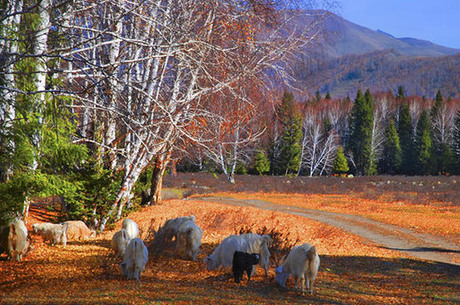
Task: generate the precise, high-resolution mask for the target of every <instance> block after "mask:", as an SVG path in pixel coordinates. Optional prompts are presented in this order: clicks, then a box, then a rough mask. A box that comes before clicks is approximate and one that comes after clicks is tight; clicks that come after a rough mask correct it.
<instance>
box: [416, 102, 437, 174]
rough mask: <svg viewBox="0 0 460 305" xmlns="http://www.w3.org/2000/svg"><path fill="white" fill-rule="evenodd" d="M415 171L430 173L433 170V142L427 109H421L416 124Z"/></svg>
mask: <svg viewBox="0 0 460 305" xmlns="http://www.w3.org/2000/svg"><path fill="white" fill-rule="evenodd" d="M415 152H416V162H417V167H416V173H417V174H418V175H427V174H430V173H431V172H432V170H433V143H432V139H431V124H430V119H429V117H428V113H427V111H423V112H422V115H421V116H420V119H419V121H418V124H417V131H416V136H415Z"/></svg>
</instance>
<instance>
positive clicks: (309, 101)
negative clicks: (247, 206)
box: [0, 0, 460, 231]
mask: <svg viewBox="0 0 460 305" xmlns="http://www.w3.org/2000/svg"><path fill="white" fill-rule="evenodd" d="M287 2H289V1H282V2H278V1H223V2H222V1H214V0H203V1H195V0H172V1H156V0H147V1H136V0H135V1H125V0H120V1H109V2H99V1H80V0H76V1H73V2H72V3H70V2H61V1H49V0H44V1H40V2H39V3H40V5H38V2H36V1H33V0H12V1H7V2H5V3H4V4H3V6H2V15H1V16H2V19H1V24H0V53H1V54H0V55H1V56H0V71H1V73H0V152H1V153H0V225H1V224H3V223H6V222H7V221H8V220H10V219H11V218H13V217H15V216H20V217H21V218H27V213H28V209H29V206H30V203H31V201H32V200H34V198H44V197H45V198H52V199H53V200H56V199H57V200H59V201H60V202H61V204H62V207H63V211H65V213H64V214H65V218H66V219H85V220H86V221H87V222H91V223H92V225H94V226H95V227H97V228H98V229H99V230H100V231H103V230H104V228H105V227H106V225H107V224H109V223H111V222H114V221H117V220H119V219H120V218H121V217H122V215H124V213H125V212H126V211H127V210H129V209H131V208H133V206H134V202H135V201H136V200H135V198H136V197H135V196H140V195H141V193H142V195H143V204H154V203H157V202H160V201H161V188H162V178H163V175H164V174H165V172H166V171H167V170H169V169H171V170H175V169H176V168H177V169H180V170H184V171H197V170H199V171H209V172H217V173H223V174H225V175H226V177H227V178H228V180H229V181H230V182H234V176H235V173H252V174H258V175H263V174H270V175H307V176H317V175H331V174H335V175H345V174H354V175H374V174H405V175H428V174H433V175H438V174H446V175H447V174H451V173H459V169H460V165H459V160H460V134H459V132H460V112H459V100H458V97H457V98H456V96H457V95H456V93H455V92H457V91H456V90H458V85H456V84H458V77H459V76H458V75H460V74H459V73H458V70H457V69H458V66H459V65H458V60H459V58H458V56H454V57H451V59H448V58H444V57H440V58H438V59H433V61H431V60H427V59H409V60H406V59H404V60H403V59H401V57H400V56H398V55H397V54H396V53H394V52H388V51H385V52H382V53H376V54H373V55H369V59H368V60H365V59H366V57H354V56H349V57H346V58H343V59H338V60H337V61H336V62H330V63H329V64H328V66H322V65H317V66H314V65H313V63H314V61H310V65H309V66H307V67H305V69H303V67H302V66H300V65H294V66H290V63H295V62H296V61H295V60H296V59H297V58H298V55H299V54H303V55H305V58H310V57H309V56H310V55H314V54H316V53H317V51H318V52H319V51H320V50H318V49H317V48H318V46H319V45H320V42H321V41H318V39H319V38H320V37H322V35H321V34H322V33H324V31H326V30H327V29H328V27H327V26H325V24H324V22H325V21H326V20H327V17H328V16H329V15H330V14H329V13H328V11H327V9H326V8H327V4H328V3H329V1H324V2H323V1H318V2H316V1H292V2H290V3H289V4H287V6H283V5H284V4H286V3H287ZM319 3H321V4H322V6H321V8H322V9H320V10H314V12H315V13H314V14H311V16H310V19H309V22H308V23H305V24H302V27H299V26H297V27H293V26H292V25H293V24H292V23H291V21H292V20H300V19H296V18H297V17H298V18H301V17H302V16H304V12H305V10H304V9H305V8H309V9H316V8H317V7H316V4H319ZM287 8H289V9H287ZM297 25H299V24H297ZM302 52H304V53H302ZM305 52H308V53H305ZM311 58H312V57H311ZM376 60H377V64H376ZM379 60H380V61H379ZM392 60H394V63H393V61H392ZM344 63H348V64H349V65H348V66H347V68H344V67H345V66H344V65H343V64H344ZM409 66H410V67H409ZM400 67H403V68H404V69H402V68H400ZM430 67H432V68H430ZM308 69H310V70H308ZM337 69H343V70H345V71H342V72H340V73H338V72H337ZM292 71H302V72H303V73H306V74H300V73H299V72H298V73H297V76H299V75H301V76H302V78H301V79H302V80H303V81H304V82H305V84H307V86H308V88H309V89H311V90H315V91H316V90H318V89H322V90H329V89H331V90H330V91H331V92H332V89H334V88H333V86H332V85H330V86H331V87H327V88H324V85H321V86H320V84H321V82H324V80H325V79H331V80H335V81H337V84H338V85H337V86H340V83H339V82H338V81H340V80H343V79H344V80H347V81H348V82H349V83H356V84H358V85H359V88H355V87H350V88H348V89H347V90H344V89H341V90H342V92H344V93H345V92H346V93H349V98H345V97H343V98H337V96H334V95H332V96H331V95H330V94H327V95H326V94H322V95H321V94H320V92H318V93H317V94H316V95H312V94H308V93H305V94H303V93H301V91H299V90H295V91H294V90H293V92H294V93H295V94H294V93H293V92H290V91H289V90H284V88H288V86H286V84H293V82H294V80H295V79H294V77H295V76H296V75H292V73H291V72H292ZM334 71H335V72H334ZM370 71H372V72H373V73H372V74H367V73H369V72H370ZM380 71H382V72H380ZM390 71H392V72H390ZM444 72H446V73H444ZM379 73H381V74H379ZM369 75H372V77H371V76H369ZM448 75H449V76H448ZM452 75H455V76H454V78H453V80H454V82H447V81H446V80H447V79H449V81H450V80H451V78H450V77H452ZM307 76H308V77H307ZM311 76H313V77H314V78H310V77H311ZM409 80H410V81H411V82H410V83H409V84H407V83H406V81H409ZM310 81H314V82H315V84H317V86H319V88H318V89H316V88H315V87H314V86H313V85H311V84H308V82H310ZM374 82H375V83H384V84H387V85H388V86H390V85H391V88H393V90H394V93H389V92H388V90H383V93H382V92H380V91H381V89H383V88H384V87H374V85H373V84H374ZM455 82H457V83H455ZM406 84H407V85H406ZM447 84H453V85H451V86H448V85H447ZM400 85H403V86H401V87H400V88H399V90H396V87H397V86H400ZM446 86H447V87H446ZM312 88H314V89H312ZM367 88H370V90H367ZM418 88H423V90H422V89H418ZM358 89H361V90H358ZM417 90H422V91H421V93H420V94H413V93H412V91H414V92H417ZM396 91H397V93H396ZM313 92H314V91H313ZM406 92H410V94H406ZM334 93H335V92H334ZM422 95H424V97H422ZM170 165H172V166H170ZM175 165H177V167H176V166H175Z"/></svg>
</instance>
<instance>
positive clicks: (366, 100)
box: [348, 90, 375, 175]
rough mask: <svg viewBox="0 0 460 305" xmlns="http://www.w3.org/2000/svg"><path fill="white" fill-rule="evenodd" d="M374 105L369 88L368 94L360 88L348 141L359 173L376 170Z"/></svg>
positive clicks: (352, 112)
mask: <svg viewBox="0 0 460 305" xmlns="http://www.w3.org/2000/svg"><path fill="white" fill-rule="evenodd" d="M373 107H374V104H373V99H372V97H371V95H370V93H369V90H367V91H366V95H363V94H362V92H361V90H358V92H357V94H356V99H355V103H354V105H353V108H352V111H351V117H350V140H349V143H348V149H349V150H350V151H351V152H352V154H353V159H354V163H355V166H356V174H358V175H370V174H373V172H374V170H375V168H373V164H375V162H373V161H374V160H373V157H374V156H372V155H371V143H372V123H373Z"/></svg>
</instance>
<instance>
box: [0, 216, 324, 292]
mask: <svg viewBox="0 0 460 305" xmlns="http://www.w3.org/2000/svg"><path fill="white" fill-rule="evenodd" d="M32 227H33V230H34V232H35V233H36V234H39V235H41V236H42V237H43V240H44V241H46V242H49V243H50V244H51V245H56V244H61V245H63V247H65V246H66V244H67V239H70V240H76V239H79V240H86V239H89V238H91V237H94V236H95V234H96V232H95V231H92V230H90V229H89V228H88V227H87V226H86V224H85V223H84V222H82V221H66V222H63V223H60V224H52V223H36V224H34V225H32ZM202 237H203V230H202V229H201V228H200V227H199V226H198V225H197V224H196V223H195V216H193V215H191V216H184V217H178V218H173V219H169V220H167V221H166V222H165V223H164V225H163V226H161V227H160V228H159V229H158V231H157V232H156V233H155V235H154V240H155V241H156V242H162V243H171V242H173V241H175V242H174V243H175V244H176V249H177V253H179V255H180V256H181V258H183V259H188V260H194V261H195V260H196V259H197V255H198V252H199V248H200V246H201V239H202ZM0 238H1V244H0V246H1V249H0V250H2V251H1V252H6V253H7V255H8V258H9V259H16V260H17V261H19V260H21V259H22V257H23V256H24V255H25V254H26V253H27V252H28V251H30V250H31V248H32V246H31V245H30V240H29V236H28V232H27V227H26V226H25V224H24V222H23V221H22V220H20V219H14V220H13V221H11V222H10V223H9V224H8V225H7V226H2V227H0ZM271 242H272V238H271V237H270V236H269V235H262V236H260V235H258V234H255V233H246V234H240V235H230V236H228V237H226V238H225V239H224V240H222V242H221V243H220V244H219V245H218V246H217V247H216V248H215V249H214V251H213V253H212V254H210V255H209V256H207V257H206V258H205V259H204V262H205V263H206V268H207V270H215V269H217V268H219V267H221V266H222V267H232V271H233V276H234V279H235V282H237V283H239V282H240V281H241V279H242V277H243V274H244V272H246V273H247V276H248V281H249V280H250V279H251V276H252V275H254V273H255V268H254V267H253V266H254V265H257V264H258V265H260V266H261V267H262V268H263V269H264V270H265V276H267V275H268V268H269V265H270V264H269V260H270V251H269V245H270V243H271ZM111 247H112V249H113V250H114V251H115V253H117V255H119V256H120V258H121V259H122V262H121V263H120V269H121V273H122V275H123V276H124V277H126V278H127V279H135V280H138V279H139V278H140V277H141V273H142V272H143V271H144V269H145V265H146V264H147V261H148V248H147V247H146V245H145V244H144V241H143V240H142V239H141V238H139V227H138V225H137V223H136V222H135V221H133V220H132V219H124V220H123V224H122V228H121V229H120V230H119V231H117V232H116V233H115V234H114V235H113V237H112V241H111ZM1 252H0V253H1ZM319 264H320V259H319V256H318V253H317V251H316V248H315V247H314V246H312V245H310V244H308V243H305V244H303V245H300V246H296V247H294V248H293V249H292V250H291V251H290V253H289V254H288V256H287V257H286V259H285V260H284V262H283V264H282V265H281V266H279V267H278V268H276V270H275V273H276V278H275V281H276V283H277V284H279V285H280V286H281V287H284V288H285V286H286V281H287V279H288V277H289V276H292V277H293V278H294V280H295V289H296V290H297V289H298V288H299V287H298V282H299V281H300V288H301V291H302V293H304V292H305V287H306V288H307V289H308V291H309V292H310V293H313V283H314V281H315V278H316V275H317V273H318V269H319ZM305 282H306V283H305ZM305 284H306V286H305Z"/></svg>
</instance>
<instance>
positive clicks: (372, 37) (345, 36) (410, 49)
mask: <svg viewBox="0 0 460 305" xmlns="http://www.w3.org/2000/svg"><path fill="white" fill-rule="evenodd" d="M325 28H326V31H327V32H326V34H327V35H326V37H328V39H327V40H325V41H324V43H323V45H324V52H325V54H327V57H328V58H339V57H342V56H346V55H352V54H354V55H357V54H366V53H371V52H375V51H382V50H390V49H392V50H394V51H396V52H397V53H399V54H401V55H407V56H429V57H435V56H448V55H454V54H457V53H460V50H459V49H454V48H448V47H444V46H440V45H437V44H434V43H432V42H430V41H426V40H420V39H416V38H410V37H404V38H396V37H394V36H392V35H391V34H388V33H385V32H382V31H379V30H377V31H374V30H371V29H369V28H366V27H363V26H360V25H358V24H355V23H353V22H350V21H348V20H345V19H343V18H341V17H339V16H337V15H331V16H330V18H327V19H326V20H325Z"/></svg>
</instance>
